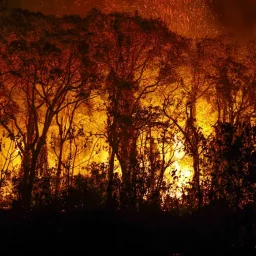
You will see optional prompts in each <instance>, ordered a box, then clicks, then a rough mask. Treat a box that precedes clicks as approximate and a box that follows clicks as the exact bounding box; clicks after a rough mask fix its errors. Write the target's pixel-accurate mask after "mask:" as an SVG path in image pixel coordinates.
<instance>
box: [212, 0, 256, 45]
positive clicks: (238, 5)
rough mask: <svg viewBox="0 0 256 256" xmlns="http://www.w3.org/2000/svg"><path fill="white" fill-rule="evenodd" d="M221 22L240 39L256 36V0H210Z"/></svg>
mask: <svg viewBox="0 0 256 256" xmlns="http://www.w3.org/2000/svg"><path fill="white" fill-rule="evenodd" d="M209 6H210V8H211V9H212V10H213V12H214V13H215V14H216V15H217V17H218V20H219V23H220V24H221V25H222V26H223V27H224V28H225V29H226V30H228V32H231V33H233V34H235V35H236V36H237V37H238V38H239V39H242V40H247V39H255V38H256V1H255V0H209Z"/></svg>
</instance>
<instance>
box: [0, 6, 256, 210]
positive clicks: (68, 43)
mask: <svg viewBox="0 0 256 256" xmlns="http://www.w3.org/2000/svg"><path fill="white" fill-rule="evenodd" d="M0 19H1V21H0V22H1V24H2V26H1V36H0V127H1V138H0V153H1V155H0V191H1V193H0V203H1V206H2V207H10V206H11V204H13V205H19V207H21V208H24V209H29V208H31V207H32V208H37V207H40V206H42V205H51V204H58V205H59V206H60V207H61V209H62V208H63V207H64V208H65V207H68V206H67V204H68V203H69V202H70V204H71V205H70V206H69V207H73V208H79V207H82V208H83V207H85V208H86V207H89V208H90V207H92V208H93V207H102V206H104V205H107V206H109V207H112V208H114V209H132V210H134V211H142V210H144V209H148V210H149V209H151V210H153V209H155V210H156V209H158V210H163V211H174V210H175V211H178V212H179V213H182V212H184V211H185V212H191V211H193V210H195V209H198V208H201V207H204V206H207V205H211V204H218V203H219V202H225V203H226V204H227V205H228V206H229V207H231V208H232V209H242V208H244V207H245V206H247V205H250V204H251V203H254V202H255V196H256V195H255V184H256V169H255V168H256V166H255V165H256V157H255V145H256V144H255V143H256V137H255V136H256V128H255V95H256V94H255V93H256V91H255V84H256V78H255V69H256V63H255V56H256V44H255V42H254V41H248V42H247V43H243V44H239V43H237V42H236V41H235V40H234V38H233V37H232V36H231V35H220V36H217V37H214V38H193V39H191V38H186V37H183V36H181V35H178V34H176V33H174V32H172V31H171V30H169V28H168V27H167V25H166V24H165V23H164V22H162V21H161V20H159V19H153V18H151V19H147V18H143V17H142V16H140V14H139V13H138V12H136V13H135V14H134V15H131V14H127V13H122V12H119V13H118V12H117V13H104V12H101V11H99V10H97V9H93V10H92V11H91V12H89V13H88V15H87V16H86V17H85V18H80V17H78V16H64V17H61V18H56V17H54V16H44V15H42V14H39V13H29V12H28V11H21V10H13V11H2V12H1V17H0ZM14 203H15V204H14Z"/></svg>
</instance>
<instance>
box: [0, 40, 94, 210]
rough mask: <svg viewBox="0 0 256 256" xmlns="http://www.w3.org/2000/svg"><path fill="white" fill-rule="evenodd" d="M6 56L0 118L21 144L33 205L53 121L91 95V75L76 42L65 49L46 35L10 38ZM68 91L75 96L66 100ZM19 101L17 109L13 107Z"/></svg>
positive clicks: (25, 191) (25, 194)
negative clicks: (0, 115)
mask: <svg viewBox="0 0 256 256" xmlns="http://www.w3.org/2000/svg"><path fill="white" fill-rule="evenodd" d="M2 56H3V59H4V60H5V69H6V70H7V71H8V73H6V74H5V75H4V78H3V79H4V83H3V86H4V89H5V91H6V92H7V94H6V96H7V98H6V99H5V101H6V104H5V107H4V108H3V112H4V115H5V116H6V118H7V120H1V126H2V127H3V128H4V129H5V130H6V131H7V132H8V133H9V135H10V136H11V138H12V139H13V140H15V141H16V143H17V146H18V147H19V150H20V153H21V158H22V173H23V178H22V191H21V194H22V203H23V206H24V207H25V208H29V207H30V204H31V196H32V191H33V184H34V180H35V175H36V166H37V161H38V157H39V155H40V152H41V150H42V148H43V146H44V145H45V143H46V141H47V135H48V131H49V128H50V126H51V124H52V121H53V119H54V117H55V116H56V115H57V114H58V113H59V112H60V111H62V110H63V109H65V108H66V107H67V106H70V105H73V104H76V103H77V102H80V101H82V100H85V99H86V98H87V97H88V96H89V95H90V88H89V87H88V85H89V83H90V81H89V80H90V78H89V77H88V76H87V74H86V72H85V69H84V65H83V63H82V61H81V58H80V55H79V51H78V47H77V46H76V45H74V44H70V46H69V48H65V49H61V45H60V44H55V43H54V42H51V41H49V40H47V39H45V38H40V39H36V40H35V41H33V40H32V39H31V38H28V39H27V40H14V41H11V42H9V43H7V45H6V47H5V49H4V50H3V51H2ZM68 96H69V97H70V99H71V100H70V101H69V102H66V98H67V97H68ZM14 106H16V107H17V108H16V109H15V111H12V112H8V109H9V108H12V109H13V108H14Z"/></svg>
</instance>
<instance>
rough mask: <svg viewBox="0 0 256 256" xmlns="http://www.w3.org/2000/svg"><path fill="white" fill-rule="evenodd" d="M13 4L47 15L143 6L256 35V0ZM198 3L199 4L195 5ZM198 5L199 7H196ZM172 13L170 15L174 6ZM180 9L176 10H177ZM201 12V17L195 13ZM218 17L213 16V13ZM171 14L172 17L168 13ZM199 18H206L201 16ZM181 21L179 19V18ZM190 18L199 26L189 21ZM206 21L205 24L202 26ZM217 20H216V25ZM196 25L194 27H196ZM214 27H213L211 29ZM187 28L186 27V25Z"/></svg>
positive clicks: (16, 0) (22, 0)
mask: <svg viewBox="0 0 256 256" xmlns="http://www.w3.org/2000/svg"><path fill="white" fill-rule="evenodd" d="M9 1H10V4H11V5H12V6H13V7H21V8H24V9H29V10H30V11H40V12H43V13H45V14H57V15H63V14H78V15H81V16H84V15H85V14H86V13H87V11H88V10H90V9H91V8H92V7H100V8H103V9H105V10H106V9H108V10H110V9H111V8H112V9H114V10H122V11H132V12H134V11H135V9H140V10H141V11H142V13H143V14H148V15H149V16H152V15H153V16H157V14H159V16H161V18H164V19H167V20H168V18H169V17H171V16H170V15H171V14H173V15H176V16H178V18H177V19H176V20H175V21H176V23H181V24H182V23H183V24H182V25H183V27H184V26H187V30H195V28H199V29H198V30H202V29H205V30H207V29H209V31H210V30H211V31H213V30H214V29H212V26H214V27H215V28H216V30H219V29H220V27H222V28H223V27H225V28H226V29H229V30H231V31H232V32H235V33H236V34H237V35H238V36H239V37H254V36H256V0H9ZM195 3H196V5H195ZM195 6H196V7H195ZM169 7H170V8H171V9H172V10H171V14H170V8H169ZM175 9H176V10H175ZM195 13H198V14H197V16H195V15H196V14H195ZM209 13H211V15H213V16H214V19H211V18H210V19H209V17H210V16H211V15H209ZM168 15H169V16H168ZM198 17H202V18H201V19H198ZM178 19H180V21H181V22H180V21H178V22H177V20H178ZM187 21H189V22H190V23H196V22H198V24H196V25H195V26H189V27H188V25H187V24H185V23H186V22H187ZM202 23H204V26H202ZM213 23H215V24H214V25H213ZM192 27H193V28H192ZM210 27H211V28H210ZM183 30H184V28H183Z"/></svg>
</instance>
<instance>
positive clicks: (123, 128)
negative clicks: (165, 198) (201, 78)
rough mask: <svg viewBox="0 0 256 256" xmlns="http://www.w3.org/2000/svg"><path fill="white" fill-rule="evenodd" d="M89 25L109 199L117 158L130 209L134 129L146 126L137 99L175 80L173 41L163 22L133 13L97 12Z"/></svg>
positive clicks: (134, 168) (146, 119) (174, 49)
mask: <svg viewBox="0 0 256 256" xmlns="http://www.w3.org/2000/svg"><path fill="white" fill-rule="evenodd" d="M88 24H89V30H90V31H91V33H93V36H92V37H91V41H92V42H91V45H93V46H94V48H93V49H92V52H93V53H94V54H93V56H92V58H93V59H94V61H96V62H97V63H99V65H101V67H102V68H103V69H104V72H105V74H106V75H105V85H104V89H105V92H106V93H107V95H108V98H107V99H106V100H105V104H106V112H107V116H108V117H107V133H108V135H107V138H108V142H109V145H110V147H111V149H112V153H111V156H110V169H109V195H111V184H112V180H113V166H114V165H113V163H114V158H115V156H116V157H117V159H118V161H119V163H120V166H121V169H122V180H123V186H124V191H123V197H124V198H125V199H124V200H126V201H129V200H130V202H128V204H129V203H131V204H133V207H134V205H135V204H136V196H135V194H136V192H135V186H134V185H133V180H135V176H136V168H137V166H138V161H137V139H138V136H139V134H140V131H139V130H140V129H141V127H143V126H144V125H145V124H146V123H147V122H148V118H147V117H145V116H143V114H142V113H143V108H142V99H145V98H146V97H147V95H149V94H150V93H153V92H155V91H156V90H157V88H158V87H159V86H161V85H163V84H168V83H170V84H171V83H172V82H173V81H174V80H175V78H174V77H175V72H174V68H173V66H174V63H172V62H171V61H170V60H173V59H174V56H175V54H177V49H176V48H177V44H178V38H177V37H176V35H175V34H173V33H170V32H168V30H167V28H166V27H165V25H164V24H163V23H162V22H160V21H158V20H145V19H143V18H141V17H140V16H138V15H135V16H134V17H132V16H130V15H128V14H124V13H115V14H112V15H106V14H102V13H100V12H98V11H97V10H96V11H94V12H92V13H91V14H89V15H88ZM102 33H103V34H102ZM168 52H169V56H168ZM170 52H171V53H170ZM171 55H172V57H173V58H172V59H171ZM168 57H169V61H168V60H167V59H168ZM173 62H174V61H173Z"/></svg>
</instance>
